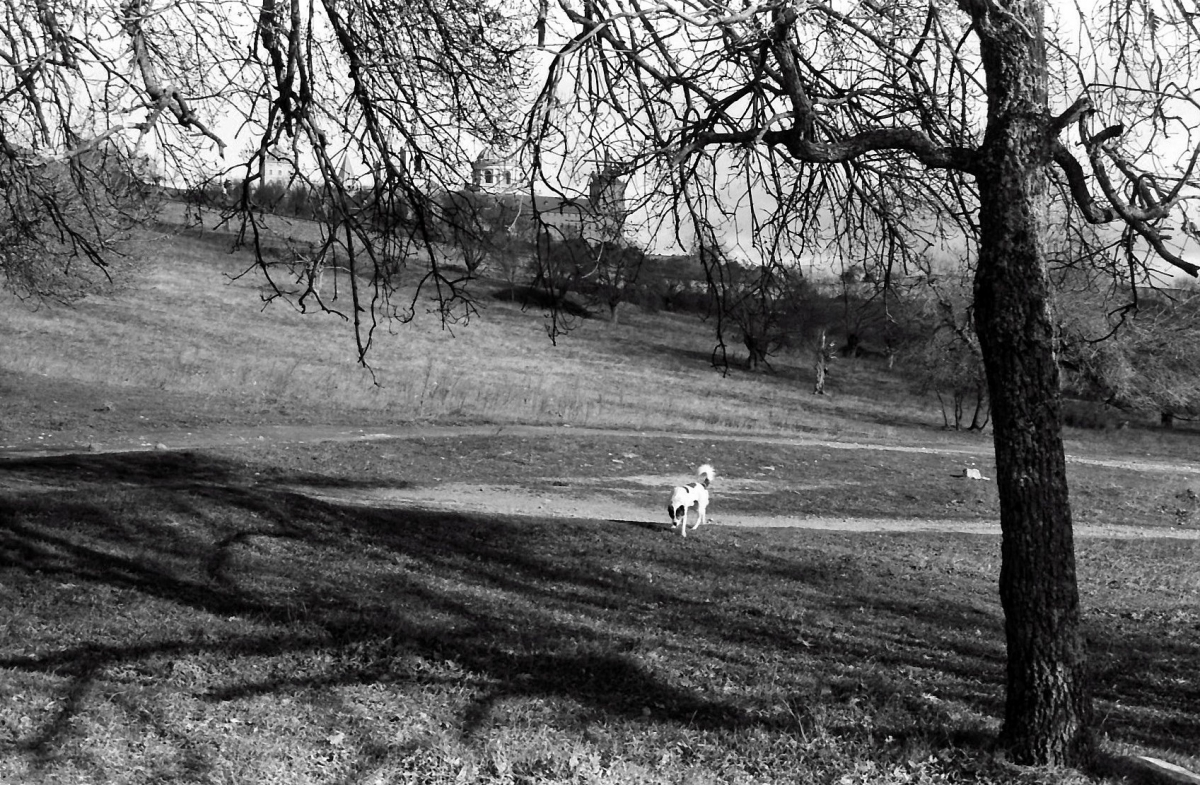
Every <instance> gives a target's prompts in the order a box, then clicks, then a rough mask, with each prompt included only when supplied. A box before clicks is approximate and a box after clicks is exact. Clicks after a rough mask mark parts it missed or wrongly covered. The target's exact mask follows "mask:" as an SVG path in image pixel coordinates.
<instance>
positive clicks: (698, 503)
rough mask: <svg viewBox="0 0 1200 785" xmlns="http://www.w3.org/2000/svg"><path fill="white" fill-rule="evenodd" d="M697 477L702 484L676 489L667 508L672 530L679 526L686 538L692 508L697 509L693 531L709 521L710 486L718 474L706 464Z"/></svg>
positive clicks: (697, 471) (677, 487) (698, 471)
mask: <svg viewBox="0 0 1200 785" xmlns="http://www.w3.org/2000/svg"><path fill="white" fill-rule="evenodd" d="M696 476H698V477H699V478H700V482H690V483H688V484H687V485H677V486H676V487H675V490H674V491H672V492H671V504H670V505H669V506H668V507H667V514H668V515H670V516H671V528H675V527H676V526H679V533H680V534H682V535H683V536H684V537H686V536H687V530H688V525H687V517H688V510H690V509H691V508H692V507H695V508H696V522H695V523H693V524H692V528H693V529H695V528H696V527H697V526H699V525H700V524H702V523H704V522H705V521H706V520H708V486H709V485H710V484H712V481H713V477H715V476H716V473H715V472H714V471H713V467H712V466H710V465H709V464H707V463H706V464H704V465H703V466H701V467H700V468H699V469H697V470H696Z"/></svg>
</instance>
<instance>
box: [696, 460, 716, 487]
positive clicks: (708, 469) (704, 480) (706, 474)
mask: <svg viewBox="0 0 1200 785" xmlns="http://www.w3.org/2000/svg"><path fill="white" fill-rule="evenodd" d="M696 476H697V477H699V478H700V484H701V485H703V486H704V487H705V488H707V487H708V486H709V485H710V484H711V483H712V481H713V478H715V477H716V476H717V473H716V472H715V471H713V467H712V464H710V463H706V464H704V465H703V466H701V467H700V468H699V469H697V470H696Z"/></svg>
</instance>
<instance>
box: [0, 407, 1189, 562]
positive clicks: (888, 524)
mask: <svg viewBox="0 0 1200 785" xmlns="http://www.w3.org/2000/svg"><path fill="white" fill-rule="evenodd" d="M567 434H569V435H571V436H574V437H581V436H582V437H588V436H622V435H625V436H637V437H641V438H672V439H696V440H701V439H704V440H712V439H713V438H720V439H725V440H732V441H753V442H757V443H761V444H780V445H790V446H817V447H821V448H825V449H836V450H879V451H889V452H900V453H935V454H945V455H951V456H962V457H968V458H974V459H980V458H984V457H986V455H987V453H988V452H989V449H990V447H989V446H988V445H982V444H981V445H980V448H979V449H977V450H972V449H965V448H956V447H951V446H945V447H943V446H915V445H896V444H879V443H867V442H848V441H833V440H827V439H817V438H811V437H805V436H786V437H785V436H765V435H755V434H704V435H699V434H680V433H675V432H670V433H668V432H653V431H628V432H621V431H612V430H599V429H588V428H572V427H566V426H558V427H554V426H527V425H511V426H510V425H506V426H403V427H388V428H354V427H338V426H305V425H298V426H264V427H254V428H228V429H207V430H204V431H198V432H178V431H172V432H159V433H154V432H150V433H143V434H137V435H125V436H111V437H102V438H94V439H92V440H90V441H88V442H85V443H79V442H77V441H72V440H70V439H68V438H61V437H53V438H40V439H27V440H24V441H23V442H22V443H17V444H0V460H3V459H4V458H20V457H33V456H46V455H62V454H71V453H79V452H88V453H110V452H111V453H119V452H135V451H144V450H155V449H157V450H183V449H204V448H213V447H237V446H245V445H252V444H268V443H273V444H306V443H316V442H328V441H337V442H354V441H383V440H405V439H422V438H439V437H465V436H503V435H508V436H513V437H541V438H545V437H552V436H554V435H567ZM1068 461H1069V462H1076V463H1085V464H1093V465H1099V466H1107V467H1115V468H1123V469H1128V470H1131V471H1150V472H1174V473H1181V474H1189V475H1191V474H1197V475H1200V465H1194V464H1176V463H1171V464H1168V463H1164V462H1159V461H1118V460H1107V459H1099V458H1084V457H1080V456H1068ZM619 479H620V480H622V481H624V482H626V483H627V484H632V485H635V486H636V485H644V486H646V487H647V498H648V501H647V503H646V504H634V503H631V502H630V501H628V500H625V499H620V498H613V497H612V496H610V495H606V494H605V492H604V491H603V490H602V489H599V488H592V489H589V488H588V487H587V486H588V484H589V482H591V480H590V478H570V482H566V483H564V484H563V488H562V489H561V490H559V489H532V488H527V487H524V486H519V485H507V486H501V485H486V484H482V485H481V484H478V483H440V484H437V485H426V486H419V487H412V488H404V489H383V488H377V489H370V490H364V489H361V488H359V489H354V490H346V491H331V490H330V489H328V488H321V489H316V488H311V487H299V486H296V487H291V488H290V490H293V491H295V492H298V493H303V494H304V495H307V496H310V497H312V498H317V499H322V500H327V501H336V502H338V503H340V504H352V505H353V504H357V505H364V506H366V505H373V506H379V505H383V506H395V507H407V508H419V509H433V510H444V511H451V510H454V511H462V512H474V513H495V514H500V515H527V516H538V517H554V518H561V519H564V520H614V521H627V522H633V523H638V524H641V525H661V526H663V528H668V524H667V522H666V513H665V511H664V512H663V515H662V516H660V518H661V519H659V518H654V517H652V515H653V512H652V511H657V510H658V507H657V506H654V505H652V504H650V502H649V500H650V499H651V498H652V495H653V493H654V492H655V491H656V490H658V489H661V488H662V487H666V486H668V485H669V484H670V482H671V479H670V478H666V477H628V478H619ZM610 482H611V478H610ZM710 523H711V525H714V526H745V527H774V528H784V527H789V528H802V529H824V530H833V531H860V532H920V531H940V532H963V533H970V534H998V533H999V522H998V521H979V520H946V519H920V518H904V519H897V518H844V517H813V516H804V517H799V516H797V517H787V516H767V515H743V514H734V513H722V512H720V510H719V507H717V509H716V510H714V513H713V515H712V517H711V518H710ZM1075 533H1076V535H1077V536H1079V537H1110V538H1121V539H1145V538H1161V537H1169V538H1176V539H1200V529H1195V528H1187V527H1176V528H1171V529H1164V528H1153V529H1150V528H1143V527H1136V526H1112V525H1106V526H1087V525H1076V527H1075Z"/></svg>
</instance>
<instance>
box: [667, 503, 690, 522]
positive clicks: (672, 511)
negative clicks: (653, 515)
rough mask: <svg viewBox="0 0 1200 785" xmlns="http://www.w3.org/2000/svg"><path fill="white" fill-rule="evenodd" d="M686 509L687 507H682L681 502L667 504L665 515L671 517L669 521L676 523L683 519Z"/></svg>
mask: <svg viewBox="0 0 1200 785" xmlns="http://www.w3.org/2000/svg"><path fill="white" fill-rule="evenodd" d="M686 510H687V507H684V506H683V505H682V504H681V505H679V506H675V505H671V504H668V505H667V515H668V516H669V517H670V518H671V523H672V524H677V523H679V522H680V521H681V520H683V515H684V512H685V511H686Z"/></svg>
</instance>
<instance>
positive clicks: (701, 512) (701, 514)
mask: <svg viewBox="0 0 1200 785" xmlns="http://www.w3.org/2000/svg"><path fill="white" fill-rule="evenodd" d="M707 510H708V504H707V503H706V502H705V501H704V500H703V499H702V500H700V501H699V502H698V503H697V504H696V522H695V523H694V524H692V528H693V529H699V528H700V524H702V523H705V522H707V521H708V513H707Z"/></svg>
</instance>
